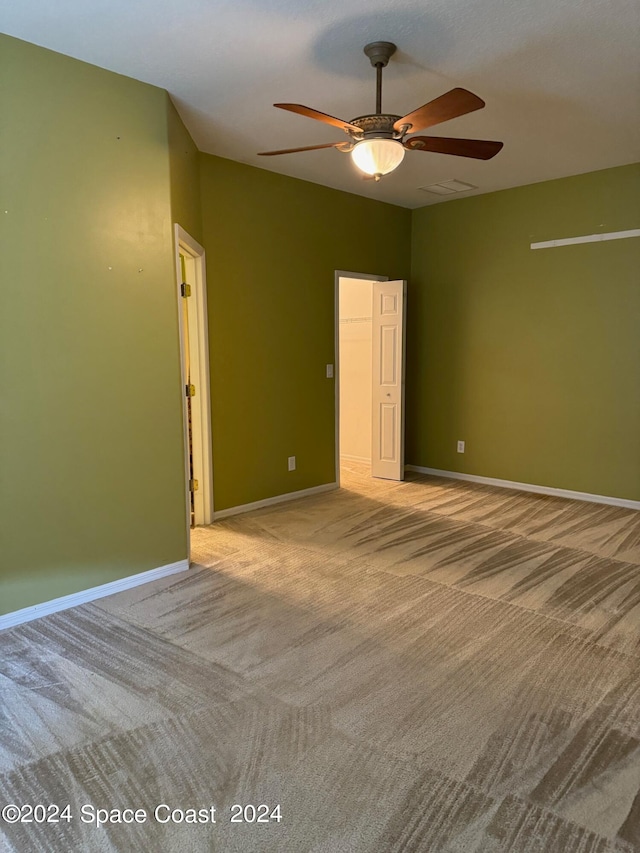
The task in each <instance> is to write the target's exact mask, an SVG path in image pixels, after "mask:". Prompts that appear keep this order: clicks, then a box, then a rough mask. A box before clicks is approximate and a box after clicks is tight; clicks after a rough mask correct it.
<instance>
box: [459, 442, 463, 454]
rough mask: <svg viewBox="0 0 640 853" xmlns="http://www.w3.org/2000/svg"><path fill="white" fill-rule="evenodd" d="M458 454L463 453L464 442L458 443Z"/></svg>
mask: <svg viewBox="0 0 640 853" xmlns="http://www.w3.org/2000/svg"><path fill="white" fill-rule="evenodd" d="M458 453H464V441H459V442H458Z"/></svg>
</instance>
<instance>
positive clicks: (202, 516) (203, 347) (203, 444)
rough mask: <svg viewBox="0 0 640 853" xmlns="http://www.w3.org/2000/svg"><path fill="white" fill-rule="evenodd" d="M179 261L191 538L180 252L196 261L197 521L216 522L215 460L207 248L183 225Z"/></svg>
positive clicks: (178, 233)
mask: <svg viewBox="0 0 640 853" xmlns="http://www.w3.org/2000/svg"><path fill="white" fill-rule="evenodd" d="M174 244H175V263H176V281H177V295H178V296H177V298H178V329H179V338H180V376H181V379H182V387H181V394H182V412H183V419H184V421H183V423H184V424H185V427H184V464H185V502H186V513H187V541H188V542H190V539H191V531H190V527H191V523H190V522H191V519H190V515H191V508H190V503H191V501H190V495H189V491H188V481H189V447H188V440H187V430H186V422H187V402H186V397H185V395H184V386H185V384H186V380H185V376H184V361H183V355H182V353H183V346H184V330H183V328H182V296H181V294H180V284H181V283H182V271H181V268H180V253H182V254H184V256H185V258H186V260H187V261H192V262H193V282H190V283H192V287H193V290H192V294H193V295H192V297H191V298H192V300H193V302H192V303H191V304H192V306H193V307H194V308H195V311H194V314H195V320H196V322H195V328H194V330H193V334H192V335H191V336H190V338H191V341H190V342H191V346H190V350H191V360H192V362H193V365H194V370H195V373H196V376H195V383H194V384H195V385H196V389H197V391H196V398H194V399H195V400H196V405H195V407H194V408H195V412H194V409H193V408H192V417H193V415H194V414H197V422H196V418H195V417H194V418H193V423H194V427H196V428H195V429H194V446H193V450H194V461H195V463H196V465H197V466H198V470H197V474H196V477H197V479H198V480H199V484H200V488H199V490H198V494H197V497H198V500H197V501H196V507H195V510H196V511H195V523H196V524H211V522H212V521H213V510H214V506H213V463H212V440H211V395H210V382H209V331H208V328H209V324H208V318H207V271H206V260H205V251H204V248H203V247H202V246H201V245H200V244H199V243H198V242H197V241H196V240H194V239H193V237H191V236H190V235H189V234H188V233H187V232H186V231H185V230H184V228H182V227H181V226H180V225H178V224H177V223H176V224H175V225H174Z"/></svg>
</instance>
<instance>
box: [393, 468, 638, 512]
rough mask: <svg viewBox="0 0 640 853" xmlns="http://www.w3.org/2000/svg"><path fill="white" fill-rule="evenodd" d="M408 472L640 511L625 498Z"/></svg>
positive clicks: (426, 471)
mask: <svg viewBox="0 0 640 853" xmlns="http://www.w3.org/2000/svg"><path fill="white" fill-rule="evenodd" d="M405 468H406V469H407V470H408V471H415V472H416V473H418V474H431V475H432V476H434V477H448V478H449V479H451V480H468V481H469V482H471V483H484V484H485V485H486V486H498V487H499V488H501V489H516V490H517V491H519V492H535V493H536V494H538V495H551V496H552V497H557V498H571V499H572V500H576V501H589V502H590V503H597V504H610V505H611V506H622V507H625V508H626V509H640V501H631V500H627V498H613V497H609V495H592V494H591V493H590V492H573V491H571V489H556V488H554V487H553V486H536V485H533V484H532V483H516V482H515V481H513V480H498V479H496V478H495V477H479V476H477V475H476V474H460V473H459V472H458V471H441V470H440V469H439V468H423V467H422V466H420V465H406V466H405Z"/></svg>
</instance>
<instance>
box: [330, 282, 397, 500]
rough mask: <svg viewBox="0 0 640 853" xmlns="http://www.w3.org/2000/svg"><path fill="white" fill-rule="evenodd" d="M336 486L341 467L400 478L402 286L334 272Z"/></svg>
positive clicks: (393, 478) (387, 477)
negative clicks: (351, 467)
mask: <svg viewBox="0 0 640 853" xmlns="http://www.w3.org/2000/svg"><path fill="white" fill-rule="evenodd" d="M335 287H336V292H335V306H336V331H335V341H336V482H337V483H338V485H339V484H340V467H341V465H349V464H355V465H357V466H360V469H361V470H362V466H365V467H364V470H365V471H368V473H369V474H370V475H371V476H374V477H382V478H385V479H392V480H402V479H403V478H404V339H405V310H406V282H404V281H389V279H388V278H387V277H386V276H375V275H368V274H364V273H351V272H343V271H338V272H336V283H335Z"/></svg>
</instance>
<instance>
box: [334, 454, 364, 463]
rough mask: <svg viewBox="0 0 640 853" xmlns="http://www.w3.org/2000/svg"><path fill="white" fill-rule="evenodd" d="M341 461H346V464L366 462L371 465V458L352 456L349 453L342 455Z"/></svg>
mask: <svg viewBox="0 0 640 853" xmlns="http://www.w3.org/2000/svg"><path fill="white" fill-rule="evenodd" d="M340 459H344V461H345V462H365V463H366V464H368V465H371V457H370V456H351V454H349V453H341V454H340Z"/></svg>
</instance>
